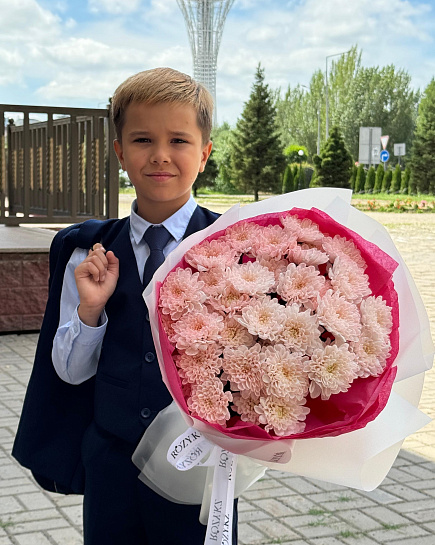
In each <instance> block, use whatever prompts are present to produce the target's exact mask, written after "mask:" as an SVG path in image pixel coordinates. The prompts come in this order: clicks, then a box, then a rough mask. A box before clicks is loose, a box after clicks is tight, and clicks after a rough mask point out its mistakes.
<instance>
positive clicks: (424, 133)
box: [411, 78, 435, 195]
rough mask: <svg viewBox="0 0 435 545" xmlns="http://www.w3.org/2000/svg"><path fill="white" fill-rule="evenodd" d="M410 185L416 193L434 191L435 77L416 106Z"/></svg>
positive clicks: (430, 192)
mask: <svg viewBox="0 0 435 545" xmlns="http://www.w3.org/2000/svg"><path fill="white" fill-rule="evenodd" d="M411 186H412V188H414V187H415V188H416V190H417V192H418V193H428V194H431V195H433V194H434V193H435V78H432V81H431V82H430V83H429V85H428V86H427V87H426V89H425V91H424V96H423V98H422V100H421V102H420V105H419V107H418V118H417V127H416V130H415V139H414V143H413V146H412V151H411Z"/></svg>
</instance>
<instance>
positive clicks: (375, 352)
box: [350, 326, 391, 378]
mask: <svg viewBox="0 0 435 545" xmlns="http://www.w3.org/2000/svg"><path fill="white" fill-rule="evenodd" d="M350 346H351V349H352V351H353V352H354V353H355V356H356V362H357V364H358V369H357V374H358V376H359V377H362V378H367V377H369V376H373V377H377V376H379V375H380V374H381V373H382V371H383V370H384V369H385V365H386V362H387V358H388V356H389V355H390V349H391V345H390V341H389V339H388V337H385V336H383V335H382V333H381V332H380V330H379V328H372V327H369V326H363V328H362V331H361V336H360V338H359V340H358V342H354V343H350Z"/></svg>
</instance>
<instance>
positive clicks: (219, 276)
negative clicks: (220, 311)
mask: <svg viewBox="0 0 435 545" xmlns="http://www.w3.org/2000/svg"><path fill="white" fill-rule="evenodd" d="M199 280H200V281H201V282H203V283H204V286H203V288H202V291H203V292H204V293H205V294H206V295H207V297H216V295H219V294H220V293H222V291H223V289H224V288H225V286H226V285H227V282H228V280H227V274H226V271H225V269H223V268H220V267H215V268H214V269H210V270H209V271H203V272H200V273H199Z"/></svg>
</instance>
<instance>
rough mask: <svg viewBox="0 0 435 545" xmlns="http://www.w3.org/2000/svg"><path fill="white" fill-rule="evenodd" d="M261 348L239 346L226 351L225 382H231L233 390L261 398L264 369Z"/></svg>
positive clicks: (256, 346)
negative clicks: (247, 392) (243, 391)
mask: <svg viewBox="0 0 435 545" xmlns="http://www.w3.org/2000/svg"><path fill="white" fill-rule="evenodd" d="M260 353H261V346H260V345H259V344H254V346H252V347H251V348H248V347H247V346H243V345H242V346H239V347H237V348H230V347H227V348H225V350H224V360H223V363H222V367H223V370H224V374H223V376H222V378H223V380H229V381H230V382H231V389H235V390H247V391H249V392H251V393H252V394H253V395H254V396H259V395H260V392H261V388H262V386H263V379H262V377H263V367H262V364H261V361H260Z"/></svg>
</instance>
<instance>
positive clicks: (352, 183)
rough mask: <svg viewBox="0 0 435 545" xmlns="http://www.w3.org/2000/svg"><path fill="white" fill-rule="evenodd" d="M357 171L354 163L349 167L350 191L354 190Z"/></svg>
mask: <svg viewBox="0 0 435 545" xmlns="http://www.w3.org/2000/svg"><path fill="white" fill-rule="evenodd" d="M357 173H358V167H357V166H356V165H353V166H352V169H351V175H350V180H349V186H350V188H351V189H352V191H354V189H355V181H356V175H357Z"/></svg>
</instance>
